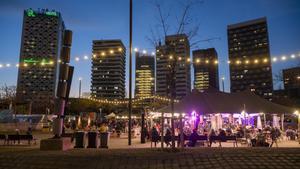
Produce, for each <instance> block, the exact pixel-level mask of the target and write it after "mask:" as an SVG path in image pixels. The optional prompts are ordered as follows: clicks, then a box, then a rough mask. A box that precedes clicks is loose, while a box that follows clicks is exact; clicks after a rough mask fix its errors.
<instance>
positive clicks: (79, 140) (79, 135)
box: [74, 131, 85, 148]
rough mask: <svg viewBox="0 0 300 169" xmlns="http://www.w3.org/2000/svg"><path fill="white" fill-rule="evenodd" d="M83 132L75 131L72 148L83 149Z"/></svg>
mask: <svg viewBox="0 0 300 169" xmlns="http://www.w3.org/2000/svg"><path fill="white" fill-rule="evenodd" d="M84 134H85V133H84V132H83V131H77V132H76V133H75V146H74V148H84V147H85V144H84Z"/></svg>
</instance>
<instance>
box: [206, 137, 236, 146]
mask: <svg viewBox="0 0 300 169" xmlns="http://www.w3.org/2000/svg"><path fill="white" fill-rule="evenodd" d="M228 141H230V142H233V146H234V147H235V146H236V147H237V146H238V145H237V137H236V136H225V137H220V136H210V138H209V142H210V143H212V142H218V143H219V146H220V147H222V144H221V142H228ZM210 146H211V144H210Z"/></svg>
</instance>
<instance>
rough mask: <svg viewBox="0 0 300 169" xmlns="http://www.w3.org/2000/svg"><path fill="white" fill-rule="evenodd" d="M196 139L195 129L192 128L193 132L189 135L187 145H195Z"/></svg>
mask: <svg viewBox="0 0 300 169" xmlns="http://www.w3.org/2000/svg"><path fill="white" fill-rule="evenodd" d="M197 139H198V133H197V129H194V130H193V133H192V134H191V135H190V138H189V143H188V146H189V147H195V146H196V143H197Z"/></svg>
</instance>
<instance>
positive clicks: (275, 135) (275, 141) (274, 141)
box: [270, 128, 278, 147]
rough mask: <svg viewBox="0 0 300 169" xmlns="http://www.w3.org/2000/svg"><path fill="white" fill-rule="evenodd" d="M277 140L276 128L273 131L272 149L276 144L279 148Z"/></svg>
mask: <svg viewBox="0 0 300 169" xmlns="http://www.w3.org/2000/svg"><path fill="white" fill-rule="evenodd" d="M277 138H278V131H276V129H275V128H272V129H271V140H272V143H271V145H270V147H272V146H273V143H275V145H276V147H278V144H277Z"/></svg>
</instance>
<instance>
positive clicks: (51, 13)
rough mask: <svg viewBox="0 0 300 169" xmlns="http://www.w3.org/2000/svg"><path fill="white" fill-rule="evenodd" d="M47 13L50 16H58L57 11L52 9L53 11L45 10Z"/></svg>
mask: <svg viewBox="0 0 300 169" xmlns="http://www.w3.org/2000/svg"><path fill="white" fill-rule="evenodd" d="M45 14H46V15H48V16H58V14H57V12H55V11H51V12H50V11H48V12H45Z"/></svg>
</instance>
